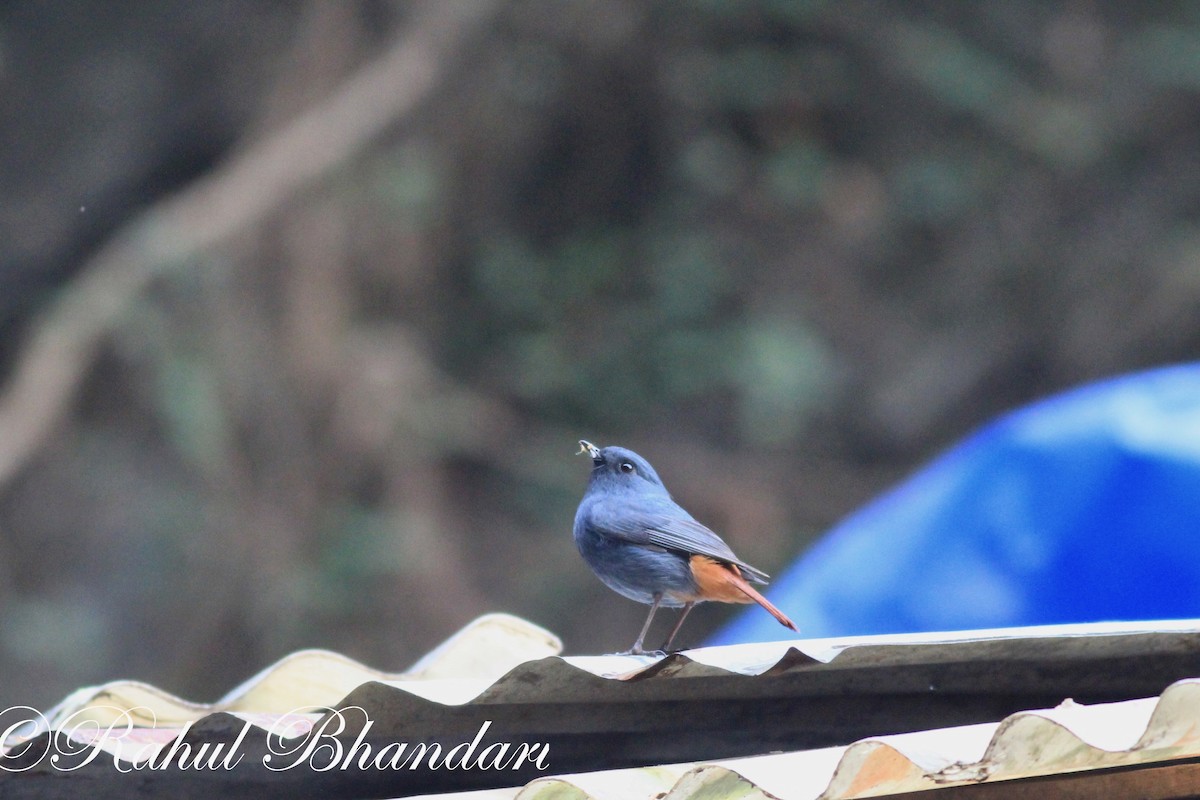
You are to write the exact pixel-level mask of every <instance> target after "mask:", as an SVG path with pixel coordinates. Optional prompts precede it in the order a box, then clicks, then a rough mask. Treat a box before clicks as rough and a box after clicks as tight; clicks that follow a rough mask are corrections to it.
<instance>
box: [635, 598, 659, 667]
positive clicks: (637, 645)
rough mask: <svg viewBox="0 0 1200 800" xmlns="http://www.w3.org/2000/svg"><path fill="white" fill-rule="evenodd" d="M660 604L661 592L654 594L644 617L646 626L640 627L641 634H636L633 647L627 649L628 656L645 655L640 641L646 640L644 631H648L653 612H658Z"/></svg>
mask: <svg viewBox="0 0 1200 800" xmlns="http://www.w3.org/2000/svg"><path fill="white" fill-rule="evenodd" d="M660 602H662V592H655V594H654V602H653V603H651V604H650V613H649V614H647V615H646V624H645V625H643V626H642V632H641V633H639V634H638V638H637V641H636V642H634V643H633V647H631V648H629V655H631V656H640V655H644V654H645V652H646V651H645V650H643V649H642V640H643V639H645V638H646V631H648V630H650V620H652V619H654V612H655V611H658V604H659V603H660Z"/></svg>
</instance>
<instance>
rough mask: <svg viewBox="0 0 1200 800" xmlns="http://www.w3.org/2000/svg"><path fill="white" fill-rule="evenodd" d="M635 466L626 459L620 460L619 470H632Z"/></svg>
mask: <svg viewBox="0 0 1200 800" xmlns="http://www.w3.org/2000/svg"><path fill="white" fill-rule="evenodd" d="M634 469H636V467H634V466H633V464H631V463H630V462H628V461H622V462H621V472H633V471H634Z"/></svg>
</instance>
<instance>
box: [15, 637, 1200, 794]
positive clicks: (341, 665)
mask: <svg viewBox="0 0 1200 800" xmlns="http://www.w3.org/2000/svg"><path fill="white" fill-rule="evenodd" d="M558 649H559V643H558V641H557V639H555V637H553V636H552V635H551V634H549V633H547V632H545V631H543V630H541V629H540V628H537V627H536V626H533V625H531V624H529V623H526V622H524V621H522V620H517V619H515V618H512V617H507V616H503V615H493V616H489V617H486V618H482V619H481V620H478V621H476V623H473V624H472V625H471V626H468V628H466V629H464V631H462V632H460V633H459V634H458V635H456V636H455V637H454V638H452V639H451V640H449V641H448V642H447V643H446V644H445V645H443V646H442V647H440V648H438V649H437V650H435V651H434V652H432V653H431V654H430V655H429V656H427V657H426V658H424V659H422V660H421V662H419V663H418V664H417V665H415V666H414V668H413V669H411V670H409V671H407V672H405V673H400V674H389V673H383V672H379V671H377V670H373V669H370V668H368V667H365V666H363V665H361V664H358V663H357V662H355V661H352V660H350V659H347V658H345V657H344V656H339V655H337V654H334V653H328V652H324V651H304V652H301V653H297V654H294V655H292V656H289V657H287V658H285V659H283V660H281V661H280V662H278V663H277V664H275V665H273V666H272V667H269V668H268V669H266V670H264V671H263V672H261V673H260V674H259V675H257V676H255V677H254V678H252V679H251V680H249V681H247V682H245V683H244V684H242V685H241V686H239V687H237V688H236V689H235V690H233V691H232V692H230V693H229V694H228V695H226V697H224V698H222V700H221V701H219V702H217V703H214V704H211V705H205V704H197V703H191V702H188V701H185V700H182V699H180V698H175V697H172V696H170V695H168V694H166V693H164V692H162V691H161V690H158V689H155V688H154V687H151V686H146V685H144V684H134V683H114V684H107V685H105V686H103V687H96V688H93V689H87V690H80V691H79V692H76V693H74V694H73V695H72V696H71V697H70V698H68V699H67V700H66V701H64V703H63V704H60V706H58V707H57V708H56V709H55V710H54V711H53V713H51V714H47V717H46V719H45V720H43V721H41V724H40V725H30V726H26V727H25V728H24V729H22V730H20V731H19V732H18V733H19V734H20V736H19V737H16V736H14V737H10V741H9V743H8V747H7V751H8V753H9V754H10V755H12V754H16V755H14V757H13V758H11V759H8V764H7V766H8V767H9V768H13V767H23V766H27V765H30V764H32V763H33V762H34V761H35V760H36V759H35V756H36V754H38V753H41V752H43V751H44V750H46V749H47V748H49V747H51V746H52V745H56V746H57V747H58V748H59V750H60V751H61V750H66V749H70V747H71V746H72V745H73V746H74V747H75V749H76V750H78V751H79V754H77V755H76V756H75V762H78V761H81V760H82V759H83V758H84V757H86V753H88V752H92V751H91V749H90V745H92V744H93V743H95V742H96V741H97V738H96V734H95V733H94V731H95V730H96V728H95V727H93V728H82V729H81V728H79V727H78V725H77V723H78V722H79V721H80V720H84V719H86V720H87V721H88V722H90V723H92V724H94V725H96V726H105V725H108V724H111V723H112V722H113V721H114V720H117V721H122V722H123V721H125V719H126V718H125V717H122V716H121V715H122V714H123V713H124V712H126V711H129V712H131V716H130V717H128V719H129V720H131V721H132V722H133V723H134V724H135V725H141V726H143V727H141V728H135V729H134V730H133V731H131V732H130V733H129V735H128V736H125V737H122V738H121V739H119V740H113V739H108V740H106V741H103V742H102V743H101V745H102V748H103V752H104V753H105V754H106V759H107V761H106V760H104V759H99V758H96V759H93V760H92V761H91V762H90V763H88V764H85V765H83V766H81V767H80V768H79V769H78V770H75V771H71V772H66V771H64V767H65V766H70V765H71V764H72V763H75V762H72V761H70V759H65V760H64V759H60V761H59V763H58V764H50V763H49V762H48V760H45V759H43V760H41V761H38V762H37V763H36V765H35V766H32V767H31V768H30V769H29V770H28V771H25V772H21V773H16V774H13V775H9V776H5V777H4V778H0V790H3V791H4V793H5V794H9V793H12V792H17V793H18V794H19V793H20V792H21V791H22V790H25V791H28V790H32V789H33V788H34V787H35V786H36V787H37V788H38V789H39V792H38V793H39V795H40V796H45V794H44V790H46V789H48V788H51V789H53V788H57V789H58V790H59V791H60V792H61V793H62V794H64V795H66V794H68V793H72V792H68V791H67V790H68V789H73V790H78V789H79V787H80V785H81V782H83V781H86V784H87V786H88V787H89V788H88V790H89V791H93V790H95V789H96V788H97V787H111V788H114V790H115V789H117V788H120V787H125V788H128V786H129V785H130V784H129V781H131V780H133V779H132V778H130V777H129V776H124V775H121V774H120V773H118V772H117V771H116V770H115V769H114V768H113V766H112V760H111V755H116V756H117V757H119V758H120V759H122V760H123V761H122V763H126V762H136V761H137V760H138V759H139V758H141V759H142V760H143V761H144V760H145V759H146V758H150V757H152V756H153V755H154V754H156V753H161V752H163V751H162V749H161V748H164V747H169V746H171V745H172V743H173V742H175V740H176V739H177V737H178V736H179V735H180V733H181V732H183V733H185V734H186V735H185V737H184V739H183V740H180V741H184V742H186V743H191V744H194V745H195V746H199V744H201V743H204V742H207V743H209V744H210V745H211V746H214V747H215V745H217V744H220V743H225V744H226V745H227V746H232V745H233V744H235V743H236V744H237V746H238V748H239V750H240V752H243V753H244V754H245V758H244V759H243V760H242V761H241V762H240V763H239V765H238V768H237V769H235V770H232V771H229V772H225V773H222V774H220V775H218V774H215V773H212V772H210V773H207V774H204V775H202V776H201V775H198V774H197V773H196V772H195V771H194V770H193V771H192V772H191V773H188V772H187V771H181V770H177V769H176V770H163V771H155V773H154V774H153V775H148V774H147V773H145V772H142V773H139V774H137V775H136V778H137V780H138V781H139V784H138V785H139V786H142V787H144V786H145V785H146V783H147V782H150V783H152V784H155V785H157V786H161V787H162V788H163V790H164V791H170V792H171V793H172V794H175V795H177V796H179V795H181V794H182V795H186V794H187V793H188V791H189V790H190V789H194V788H195V787H196V786H197V785H200V784H203V786H204V787H205V789H206V791H212V790H214V787H219V790H220V791H221V792H222V793H226V794H232V795H236V794H238V793H239V792H241V791H244V792H245V793H246V794H247V796H260V795H261V792H263V791H264V790H272V789H273V790H276V791H279V792H280V793H281V794H286V795H289V796H305V795H309V794H311V795H312V796H317V795H320V796H333V797H367V796H374V797H386V796H399V795H402V794H414V793H418V792H429V791H435V790H436V791H447V790H461V789H470V788H477V787H485V786H503V785H506V784H511V785H515V786H520V785H522V784H528V785H527V786H525V788H524V789H523V790H522V791H523V792H524V793H525V794H522V795H521V796H522V797H525V796H531V797H535V796H543V795H544V794H545V793H547V792H552V791H557V790H565V789H567V788H568V787H575V790H578V791H583V792H585V793H586V794H589V795H591V796H596V797H605V796H620V797H624V796H638V795H637V794H633V795H630V794H628V793H627V792H628V791H629V790H631V789H632V787H633V786H646V787H654V788H653V791H649V792H648V793H646V794H643V795H641V796H645V797H652V796H654V795H655V794H656V793H658V792H664V791H665V792H670V793H671V794H670V796H671V797H690V796H694V795H695V794H696V793H697V792H699V791H701V790H702V789H703V790H704V791H710V790H713V786H712V784H714V782H715V783H716V784H720V786H726V783H728V784H729V786H740V787H742V788H744V789H745V790H746V791H747V792H750V793H751V794H752V795H753V793H754V792H766V793H767V794H768V795H773V796H777V797H784V798H790V797H817V796H820V795H821V793H822V792H825V791H826V790H827V789H828V793H827V794H826V795H825V796H828V797H856V796H869V795H872V794H874V795H878V794H888V793H896V792H908V791H915V790H917V789H928V788H932V787H937V786H951V785H959V784H963V783H967V782H977V781H978V780H980V779H986V780H987V781H989V782H991V781H997V780H1007V779H1012V778H1028V777H1030V776H1033V775H1049V774H1061V773H1063V772H1065V771H1067V770H1072V769H1088V770H1091V769H1106V768H1110V767H1128V766H1136V765H1142V764H1147V763H1157V762H1161V761H1164V760H1167V759H1178V758H1187V757H1192V756H1200V751H1197V749H1196V746H1195V744H1196V743H1195V737H1196V735H1197V734H1196V733H1195V731H1196V729H1197V728H1200V700H1198V699H1197V698H1198V696H1200V688H1198V686H1197V682H1196V681H1191V680H1184V681H1183V682H1182V683H1177V684H1176V685H1174V686H1172V688H1171V689H1170V690H1169V691H1166V692H1163V696H1162V701H1161V703H1160V702H1159V701H1158V699H1157V695H1158V694H1159V692H1162V691H1163V688H1164V687H1166V686H1167V685H1168V684H1172V683H1174V682H1177V681H1179V680H1180V679H1186V678H1191V677H1192V676H1197V675H1200V621H1196V620H1188V621H1178V622H1161V623H1115V624H1104V625H1072V626H1054V627H1048V628H1047V627H1043V628H1031V629H1004V630H996V631H974V632H967V633H953V634H920V635H904V636H882V637H857V638H853V639H830V640H807V641H804V640H797V641H790V642H776V643H768V644H753V645H740V646H733V647H722V648H707V649H699V650H693V651H688V652H687V653H684V654H676V655H672V656H668V657H665V658H661V657H660V658H653V657H646V656H640V657H633V656H593V657H568V658H561V657H554V656H551V655H550V654H551V653H555V652H557V651H558ZM1068 697H1071V698H1074V699H1075V701H1077V702H1074V703H1070V704H1067V705H1060V702H1061V701H1062V700H1063V699H1064V698H1068ZM1131 698H1150V699H1132V700H1131ZM1114 701H1116V702H1114ZM1122 701H1130V702H1122ZM1083 703H1092V704H1096V703H1099V705H1083ZM326 708H336V709H343V710H345V713H344V714H343V716H342V717H340V718H339V717H337V715H335V714H332V713H330V712H327V711H324V710H322V709H326ZM352 708H357V709H361V711H360V712H355V713H359V715H360V716H359V718H357V720H355V719H350V718H349V717H350V716H352V714H351V712H350V709H352ZM1039 708H1041V709H1049V710H1043V711H1028V709H1039ZM1156 709H1157V710H1156ZM335 719H336V720H338V721H339V723H340V722H345V723H346V725H347V728H346V730H344V731H343V732H342V734H341V737H340V739H341V740H342V741H344V742H345V743H346V745H347V747H349V745H350V744H351V743H352V742H353V741H354V740H355V737H356V736H357V735H358V734H359V732H360V729H361V728H362V727H363V725H364V722H363V720H366V719H369V720H370V724H369V725H367V728H368V730H367V731H366V732H365V734H364V737H363V740H362V741H364V742H365V743H366V744H368V745H369V746H373V747H374V748H375V751H376V752H378V750H379V749H380V748H383V747H385V746H386V745H387V744H388V743H395V742H410V743H416V742H439V743H441V744H443V745H444V746H445V747H446V748H447V749H449V748H450V747H452V746H454V745H455V744H457V743H462V742H466V741H469V740H471V738H472V737H473V736H474V735H475V734H476V733H477V732H478V731H479V730H480V727H481V725H484V723H488V724H489V725H490V727H489V728H488V729H487V732H486V733H487V735H486V737H485V738H483V739H482V740H481V746H486V745H487V744H488V743H492V742H500V741H508V742H513V743H519V742H525V743H544V744H546V745H547V746H548V748H549V749H548V752H549V754H550V758H549V765H550V769H551V770H553V772H555V773H559V774H560V775H561V774H562V773H581V774H572V775H570V776H569V777H561V776H560V777H556V778H545V777H543V776H544V774H545V773H544V772H543V771H541V770H539V769H537V768H535V766H533V765H526V768H525V769H523V770H515V771H505V772H499V771H495V770H492V771H488V770H474V771H472V770H458V771H450V770H440V771H439V770H437V769H433V770H430V769H418V770H408V769H406V770H401V771H396V770H389V769H385V770H374V769H369V768H368V769H362V770H360V769H356V768H353V765H352V768H350V769H347V770H341V769H337V770H331V771H329V772H321V771H319V770H317V771H313V770H308V769H305V770H303V771H301V770H298V769H297V770H289V771H284V772H271V771H270V770H269V769H264V768H263V765H262V763H261V759H262V756H263V755H265V754H267V753H268V745H269V744H270V742H269V741H268V736H267V732H268V731H272V730H274V731H276V732H279V731H282V730H287V731H288V734H289V735H293V736H295V735H301V734H305V733H308V732H309V731H311V730H313V729H316V730H317V731H321V730H326V731H328V730H330V728H329V726H330V725H331V724H332V721H333V720H335ZM247 723H248V726H247ZM185 726H190V727H185ZM947 728H949V729H950V730H949V731H946V730H933V729H947ZM89 731H93V732H89ZM239 735H240V737H241V738H239ZM867 737H869V738H867ZM1105 737H1108V738H1105ZM856 740H863V741H856ZM852 743H853V744H852ZM22 748H25V749H24V750H22ZM772 752H776V753H777V754H776V755H757V754H763V753H772ZM81 754H82V755H81ZM108 754H111V755H108ZM752 754H753V755H755V756H756V757H753V758H738V757H739V756H749V755H752ZM701 760H704V761H705V763H698V762H700V761H701ZM661 764H668V765H671V764H673V765H674V766H655V767H653V768H652V769H632V770H629V769H615V770H614V769H608V768H613V767H616V768H629V767H643V766H645V765H661ZM589 770H591V771H590V772H589ZM595 770H604V771H599V772H597V771H595ZM530 781H532V782H530ZM214 782H215V783H214ZM614 782H615V783H614ZM617 786H620V787H623V788H622V789H621V790H620V792H619V793H617V794H615V795H614V794H613V793H612V792H613V789H614V787H617ZM704 787H708V788H704ZM505 791H507V794H501V795H499V796H504V797H512V796H514V795H515V793H516V790H513V789H509V790H505ZM639 791H640V790H639ZM722 791H724V790H723V789H722ZM198 794H203V792H199V793H198Z"/></svg>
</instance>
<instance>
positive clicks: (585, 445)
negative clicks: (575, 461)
mask: <svg viewBox="0 0 1200 800" xmlns="http://www.w3.org/2000/svg"><path fill="white" fill-rule="evenodd" d="M584 453H587V454H588V455H589V456H591V457H592V458H593V459H595V458H599V457H600V448H599V447H596V445H594V444H592V443H591V442H589V441H588V440H587V439H580V440H579V452H578V453H576V454H575V455H577V456H581V455H583V454H584Z"/></svg>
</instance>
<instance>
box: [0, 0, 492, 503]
mask: <svg viewBox="0 0 1200 800" xmlns="http://www.w3.org/2000/svg"><path fill="white" fill-rule="evenodd" d="M498 6H499V3H498V2H495V1H494V0H491V1H488V0H444V1H443V0H438V1H437V2H430V3H427V4H425V5H423V6H421V7H420V8H419V9H418V11H417V12H415V13H414V15H413V21H412V23H411V24H410V27H409V28H408V29H407V30H406V31H405V32H404V33H403V35H402V36H401V37H400V38H399V40H398V41H397V42H395V44H393V45H392V46H391V47H389V48H388V49H387V50H386V51H385V52H384V53H383V54H382V55H381V56H380V57H379V58H378V59H376V60H375V61H373V62H371V63H369V64H367V65H366V66H365V67H363V68H362V69H360V70H359V72H357V73H356V74H354V75H352V76H351V77H350V78H349V79H348V80H346V81H345V83H344V84H343V85H342V86H341V87H340V88H339V89H338V90H336V91H335V92H334V93H333V94H332V95H331V96H330V97H329V98H328V99H326V100H325V101H324V102H322V103H320V104H319V105H317V106H316V107H314V108H312V109H310V110H309V111H307V112H305V113H303V114H301V115H300V116H299V117H297V118H296V119H295V120H294V121H292V122H291V123H289V124H287V125H285V126H283V127H282V128H280V129H279V130H277V131H275V132H274V133H271V134H268V135H265V136H264V137H262V138H261V139H259V140H258V141H255V142H253V143H250V144H249V145H247V146H246V147H245V148H243V149H241V150H240V151H238V152H236V153H234V154H233V155H232V156H231V157H230V158H229V159H228V161H227V162H226V163H225V164H223V165H222V166H220V167H218V168H217V169H215V170H214V171H213V172H212V173H211V174H210V175H208V176H206V177H205V178H203V179H201V180H199V181H196V182H195V183H194V184H193V185H192V186H190V187H188V188H187V189H185V190H184V191H183V192H181V193H179V194H176V195H174V196H171V197H169V198H167V199H166V200H164V201H163V202H161V203H159V204H157V205H155V206H153V207H151V208H149V209H148V210H146V211H145V212H144V213H142V214H140V215H139V216H137V217H136V218H135V219H133V220H131V221H130V222H129V223H128V224H127V225H126V226H125V227H124V228H123V229H122V230H121V231H119V232H118V233H117V234H116V235H115V236H114V237H113V238H112V239H111V240H110V241H109V242H108V243H107V244H106V245H104V246H103V247H101V248H100V250H99V251H97V252H96V253H95V255H94V256H93V257H92V258H91V259H90V260H89V261H88V262H87V263H86V264H85V265H84V266H83V268H82V270H81V271H80V274H79V277H78V278H76V279H75V280H74V281H73V282H72V283H71V284H69V285H68V286H66V287H65V288H64V289H63V290H62V292H61V294H60V296H59V297H58V299H57V301H56V302H54V303H52V304H51V305H50V306H49V307H48V308H47V309H46V310H45V311H44V312H43V313H42V315H41V316H40V318H39V319H38V320H36V321H35V322H34V324H33V328H32V332H31V336H30V340H29V343H28V345H26V346H25V348H24V349H23V352H22V353H21V355H20V357H19V358H18V360H17V363H16V366H15V368H14V371H13V373H12V377H11V378H10V379H9V381H8V386H7V388H6V389H5V391H4V394H3V396H2V397H0V430H3V431H4V437H3V438H2V439H0V487H4V486H7V485H8V484H9V483H10V482H11V480H12V479H13V478H14V477H15V476H16V475H17V474H18V473H19V472H20V471H21V469H22V467H23V466H24V465H25V464H26V463H27V462H28V460H29V458H30V457H31V456H32V455H33V454H34V453H35V452H36V451H37V449H38V447H39V446H40V444H41V443H42V442H43V441H44V440H45V438H46V436H47V435H48V434H49V433H50V432H51V431H53V430H54V428H55V427H56V426H57V425H58V424H59V423H60V422H61V420H62V418H63V417H64V415H65V414H66V413H67V412H68V410H69V409H70V407H71V404H72V402H73V400H74V398H75V395H76V392H77V390H78V388H79V386H80V383H81V381H82V380H83V378H84V376H85V375H86V373H87V370H88V367H89V365H90V363H91V361H92V357H93V353H94V351H95V348H96V346H97V344H98V343H99V341H100V340H101V339H102V337H103V336H104V335H105V334H106V333H107V332H108V330H109V329H110V328H111V326H112V325H113V323H114V322H115V321H116V320H117V319H118V318H119V317H120V315H121V314H122V313H123V311H124V310H125V309H126V308H127V307H128V305H129V303H130V302H131V301H132V300H133V299H134V298H135V297H136V296H137V295H138V294H139V293H140V292H141V291H143V290H144V289H145V288H146V286H147V285H148V284H149V283H150V282H151V281H152V280H153V279H154V278H155V277H156V276H157V275H159V274H161V273H162V272H163V271H164V270H166V269H168V268H170V267H171V266H172V265H176V264H178V263H179V262H181V261H184V260H186V259H188V258H190V257H192V256H194V255H196V254H197V253H200V252H203V251H204V250H205V249H206V248H210V247H213V246H215V245H218V244H220V243H222V242H225V241H227V240H229V239H230V238H231V237H232V236H234V235H236V234H238V233H239V232H242V231H245V230H247V229H249V228H251V227H253V226H254V225H256V224H258V223H259V222H261V221H262V220H263V219H264V218H266V217H268V216H269V215H270V214H271V213H272V212H274V211H276V210H278V209H279V208H280V207H282V206H283V205H284V204H286V203H287V201H288V199H289V198H291V197H292V196H293V195H294V194H295V193H296V192H297V191H300V190H301V189H303V188H304V187H306V186H309V185H311V184H313V183H314V182H315V181H316V180H318V179H319V178H321V177H323V176H325V175H327V174H328V173H329V172H330V171H331V170H333V169H335V168H336V167H338V166H339V165H341V164H343V163H345V162H346V161H347V160H349V159H350V158H352V157H354V156H355V155H356V154H358V153H359V152H361V151H362V149H363V148H364V147H365V146H366V145H367V144H368V143H370V142H371V141H372V140H373V139H374V138H375V137H377V136H378V135H379V134H381V133H382V132H383V131H385V130H386V129H387V128H388V127H389V126H391V125H393V124H395V123H396V122H397V121H399V120H400V119H402V118H403V117H404V116H405V115H406V114H408V113H410V112H411V111H412V110H413V109H414V108H415V107H416V106H417V104H418V103H420V102H421V101H422V100H423V99H425V98H426V97H427V96H428V95H429V93H430V92H431V91H432V90H433V89H434V87H436V86H437V84H438V81H439V80H440V79H441V77H442V76H443V75H444V73H445V72H446V71H447V68H448V67H449V65H450V64H451V63H453V61H454V59H455V57H456V56H458V55H459V54H460V53H461V52H462V51H463V46H464V44H465V43H466V42H467V41H468V40H469V39H470V38H471V36H472V34H474V33H475V32H477V31H479V30H480V28H481V27H482V26H483V25H484V23H485V22H486V20H488V19H490V18H491V16H492V14H493V13H494V11H495V10H496V8H497V7H498Z"/></svg>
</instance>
